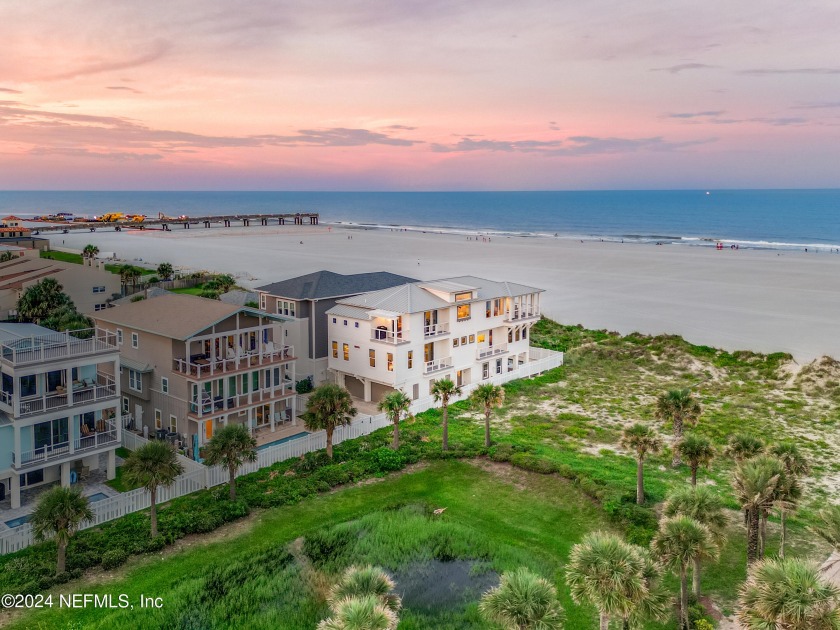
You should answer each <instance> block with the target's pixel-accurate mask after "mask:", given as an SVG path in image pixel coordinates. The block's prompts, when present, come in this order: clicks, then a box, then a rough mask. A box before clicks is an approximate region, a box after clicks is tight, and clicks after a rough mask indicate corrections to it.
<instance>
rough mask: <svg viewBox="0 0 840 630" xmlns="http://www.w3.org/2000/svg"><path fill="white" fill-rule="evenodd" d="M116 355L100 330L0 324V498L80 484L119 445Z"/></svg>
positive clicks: (109, 473)
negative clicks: (66, 330)
mask: <svg viewBox="0 0 840 630" xmlns="http://www.w3.org/2000/svg"><path fill="white" fill-rule="evenodd" d="M118 370H119V350H118V347H117V341H116V336H115V335H114V334H112V333H107V332H106V331H104V330H101V329H90V330H87V331H78V332H74V333H73V334H72V335H71V334H67V333H57V332H54V331H52V330H48V329H46V328H42V327H41V326H36V325H34V324H10V323H3V324H0V499H3V498H5V497H6V496H8V497H10V501H11V508H13V509H14V508H18V507H20V505H21V489H29V488H32V487H36V486H39V485H42V484H47V483H50V482H56V481H60V483H61V484H62V485H64V486H68V485H70V484H71V483H74V482H76V481H77V480H79V479H84V478H85V477H86V476H87V475H88V474H89V473H90V471H95V470H98V469H99V468H100V462H101V460H102V458H104V460H105V462H106V463H105V464H104V468H105V471H104V472H105V476H106V477H107V478H108V479H113V477H114V471H115V451H116V449H117V448H118V447H119V446H120V436H121V434H120V431H121V421H120V408H119V401H120V385H119V381H118V379H117V378H116V377H117V373H118Z"/></svg>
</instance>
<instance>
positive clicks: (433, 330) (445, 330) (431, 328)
mask: <svg viewBox="0 0 840 630" xmlns="http://www.w3.org/2000/svg"><path fill="white" fill-rule="evenodd" d="M448 334H449V322H443V323H440V324H429V325H428V326H423V336H424V337H426V338H427V339H428V338H429V337H440V336H442V335H448Z"/></svg>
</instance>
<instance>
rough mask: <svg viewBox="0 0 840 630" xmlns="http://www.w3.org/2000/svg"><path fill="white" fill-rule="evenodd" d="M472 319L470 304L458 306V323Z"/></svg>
mask: <svg viewBox="0 0 840 630" xmlns="http://www.w3.org/2000/svg"><path fill="white" fill-rule="evenodd" d="M469 318H470V305H469V304H459V305H458V321H461V320H464V319H469Z"/></svg>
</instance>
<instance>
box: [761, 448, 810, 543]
mask: <svg viewBox="0 0 840 630" xmlns="http://www.w3.org/2000/svg"><path fill="white" fill-rule="evenodd" d="M770 453H771V454H772V455H775V456H776V457H778V458H779V459H780V460H782V464H784V467H785V475H786V478H787V479H786V481H787V483H785V485H784V487H782V488H781V490H782V492H781V496H780V497H779V498H780V501H779V504H778V506H779V518H780V520H781V526H782V534H781V540H780V541H779V557H781V558H784V557H785V541H786V540H787V513H788V512H792V511H794V510H795V509H796V508H797V506H798V505H799V499H800V498H801V496H802V491H801V486H800V485H799V479H800V478H801V477H804V476H806V475H809V474H810V473H811V466H810V464H809V463H808V460H807V459H805V456H804V455H803V454H802V452H801V451H800V450H799V448H798V447H797V446H796V444H794V443H792V442H782V443H781V444H777V445H776V446H774V447H773V448H771V449H770Z"/></svg>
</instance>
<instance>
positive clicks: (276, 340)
mask: <svg viewBox="0 0 840 630" xmlns="http://www.w3.org/2000/svg"><path fill="white" fill-rule="evenodd" d="M94 319H95V320H96V322H97V325H98V326H100V327H102V328H107V329H109V330H111V331H113V333H114V335H115V337H116V339H117V345H118V347H119V349H120V357H121V361H122V370H121V377H120V378H121V382H122V400H121V404H122V409H123V411H124V413H126V414H128V413H130V414H132V416H133V427H132V428H133V429H134V430H135V431H138V432H142V433H144V434H146V435H154V436H156V437H159V438H161V439H168V440H170V441H171V442H173V443H174V444H176V445H177V446H179V447H180V448H182V449H184V451H185V452H186V453H187V454H188V455H189V456H191V457H193V458H194V459H196V460H199V459H201V449H202V447H203V446H204V445H205V444H206V443H207V442H208V441H209V440H210V439H211V438H212V437H213V433H214V432H215V431H216V430H218V429H219V428H220V427H223V426H225V425H227V424H230V423H237V424H244V425H245V426H247V427H248V428H249V430H250V431H251V433H252V434H253V435H254V436H255V437H256V439H257V442H258V443H259V444H260V445H262V444H267V443H270V442H274V441H277V440H280V439H283V438H285V437H289V436H290V435H295V434H297V433H300V432H302V431H303V429H302V428H301V427H300V426H298V422H297V418H296V409H295V396H296V392H295V359H296V357H295V348H294V347H293V346H291V345H289V344H287V343H286V342H285V338H286V335H285V326H286V325H287V324H288V323H289V322H290V318H288V317H285V316H282V315H277V314H270V313H266V312H264V311H260V310H259V309H256V308H251V307H247V306H237V305H234V304H225V303H224V302H220V301H217V300H208V299H206V298H201V297H197V296H192V295H181V294H176V293H167V294H165V295H160V296H158V297H155V298H154V299H145V300H139V301H137V302H131V303H128V304H121V305H119V306H116V307H114V308H109V309H107V310H105V311H100V312H98V313H94Z"/></svg>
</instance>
